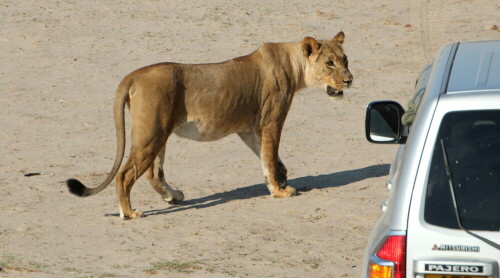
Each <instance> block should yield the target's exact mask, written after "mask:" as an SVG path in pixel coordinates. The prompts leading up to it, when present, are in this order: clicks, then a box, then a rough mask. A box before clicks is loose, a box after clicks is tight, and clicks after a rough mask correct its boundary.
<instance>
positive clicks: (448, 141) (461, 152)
mask: <svg viewBox="0 0 500 278" xmlns="http://www.w3.org/2000/svg"><path fill="white" fill-rule="evenodd" d="M443 147H444V150H445V151H444V152H443ZM445 155H446V157H447V160H448V165H449V171H450V175H451V183H452V185H453V188H454V193H455V199H456V203H457V207H458V212H459V216H460V220H461V222H462V225H463V226H464V228H466V229H469V230H489V231H499V230H500V110H491V111H464V112H452V113H448V114H446V115H445V117H444V118H443V121H442V123H441V126H440V129H439V134H438V138H437V140H436V144H435V146H434V152H433V155H432V161H431V168H430V172H429V179H428V181H427V192H426V199H425V209H424V219H425V221H426V222H428V223H430V224H433V225H437V226H442V227H447V228H453V229H458V228H459V226H458V223H457V219H456V215H455V209H454V205H453V199H452V195H451V193H452V192H451V190H450V185H449V181H448V175H447V171H446V164H445Z"/></svg>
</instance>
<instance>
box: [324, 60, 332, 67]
mask: <svg viewBox="0 0 500 278" xmlns="http://www.w3.org/2000/svg"><path fill="white" fill-rule="evenodd" d="M326 65H327V66H329V67H333V65H334V64H333V61H328V62H326Z"/></svg>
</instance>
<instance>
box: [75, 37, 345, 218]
mask: <svg viewBox="0 0 500 278" xmlns="http://www.w3.org/2000/svg"><path fill="white" fill-rule="evenodd" d="M343 42H344V33H343V32H339V33H338V34H337V35H336V36H335V37H334V38H333V39H332V40H325V41H317V40H315V39H314V38H311V37H306V38H304V39H303V40H302V42H292V43H265V44H263V45H262V46H260V47H259V48H258V49H257V50H256V51H255V52H253V53H251V54H250V55H247V56H243V57H238V58H235V59H232V60H228V61H225V62H222V63H215V64H198V65H187V64H176V63H161V64H155V65H151V66H147V67H144V68H141V69H138V70H135V71H134V72H132V73H130V74H129V75H127V76H126V77H125V78H124V79H123V80H122V81H121V82H120V85H119V86H118V89H117V90H116V97H115V103H114V120H115V125H116V137H117V155H116V158H115V162H114V164H113V168H112V170H111V172H110V173H109V175H108V176H107V178H106V180H105V181H104V182H103V183H101V184H100V185H99V186H97V187H95V188H88V187H86V186H84V185H83V184H82V183H81V182H79V181H78V180H75V179H69V180H68V181H67V185H68V188H69V190H70V192H71V193H73V194H75V195H77V196H80V197H85V196H91V195H94V194H96V193H98V192H100V191H101V190H103V189H104V188H106V187H107V186H108V184H109V183H110V182H111V181H112V179H113V177H114V176H115V175H116V193H117V194H118V198H119V202H120V217H121V218H122V219H125V218H139V217H141V216H142V215H143V213H142V212H140V211H138V210H132V207H131V205H130V190H131V189H132V186H133V185H134V182H135V181H136V180H137V179H138V178H139V177H140V176H141V175H142V174H144V173H146V176H147V178H148V180H149V182H150V183H151V185H152V186H153V188H154V189H155V190H156V191H157V192H158V193H159V194H160V195H161V196H162V198H163V199H164V200H165V201H167V202H170V203H172V202H175V201H182V200H183V199H184V194H183V193H182V192H181V191H178V190H173V189H172V188H171V187H170V186H169V185H168V183H167V182H166V181H165V177H164V172H163V162H164V158H165V144H166V142H167V139H168V137H169V136H170V135H171V134H172V132H174V133H175V134H177V135H179V136H181V137H186V138H189V139H193V140H196V141H212V140H217V139H220V138H222V137H224V136H227V135H229V134H232V133H236V134H238V136H239V137H240V138H241V139H242V140H243V142H245V143H246V145H247V146H248V147H250V149H251V150H252V151H253V152H254V153H255V154H256V155H257V156H259V157H260V159H261V162H262V168H263V171H264V175H265V178H266V181H267V187H268V189H269V191H270V192H271V195H272V196H274V197H278V198H285V197H290V196H293V195H295V194H296V193H297V191H296V190H295V188H293V187H291V186H289V185H288V184H287V169H286V167H285V165H284V164H283V163H282V162H281V160H280V158H279V156H278V148H279V143H280V136H281V130H282V128H283V124H284V122H285V118H286V115H287V113H288V110H289V108H290V105H291V103H292V99H293V96H294V93H295V92H296V91H297V90H300V89H302V88H305V87H321V88H324V89H325V90H326V92H327V94H328V95H329V96H331V97H339V96H342V94H343V90H344V89H345V88H349V87H350V86H351V84H352V80H353V77H352V75H351V73H350V72H349V69H348V67H347V56H346V55H345V54H344V51H343V49H342V44H343ZM125 105H128V106H129V109H130V115H131V118H132V147H131V150H130V156H129V158H128V160H127V162H126V164H125V165H124V166H123V167H122V168H121V170H120V171H118V169H119V167H120V165H121V163H122V159H123V155H124V152H125V119H124V110H125ZM117 172H118V174H117Z"/></svg>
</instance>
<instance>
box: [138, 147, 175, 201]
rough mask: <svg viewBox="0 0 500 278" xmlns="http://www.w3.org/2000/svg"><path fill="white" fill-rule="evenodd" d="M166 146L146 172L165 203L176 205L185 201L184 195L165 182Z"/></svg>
mask: <svg viewBox="0 0 500 278" xmlns="http://www.w3.org/2000/svg"><path fill="white" fill-rule="evenodd" d="M165 147H166V146H165V145H164V146H163V147H162V148H161V150H160V152H159V153H158V156H157V157H156V158H155V160H154V162H153V164H152V165H151V167H150V168H149V169H148V171H147V172H146V177H147V178H148V181H149V183H150V184H151V186H152V187H153V188H154V189H155V190H156V192H158V193H159V194H160V195H161V197H162V198H163V200H164V201H166V202H168V203H169V204H175V203H177V202H180V201H182V200H184V194H183V193H182V191H180V190H174V189H172V187H170V185H168V183H167V182H166V181H165V174H164V171H163V164H164V162H165Z"/></svg>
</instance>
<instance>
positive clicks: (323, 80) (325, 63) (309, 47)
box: [302, 32, 353, 97]
mask: <svg viewBox="0 0 500 278" xmlns="http://www.w3.org/2000/svg"><path fill="white" fill-rule="evenodd" d="M344 38H345V35H344V32H339V33H338V34H337V35H335V37H334V38H333V39H332V40H330V41H316V40H315V39H314V38H311V37H306V38H304V39H303V40H302V51H303V53H304V56H305V57H306V71H305V82H306V86H308V87H320V88H325V89H326V92H327V93H328V95H329V96H331V97H336V96H342V95H343V90H344V89H345V88H349V87H351V85H352V79H353V77H352V74H351V72H350V71H349V68H348V61H347V56H346V55H345V54H344V50H343V49H342V44H343V43H344Z"/></svg>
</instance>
